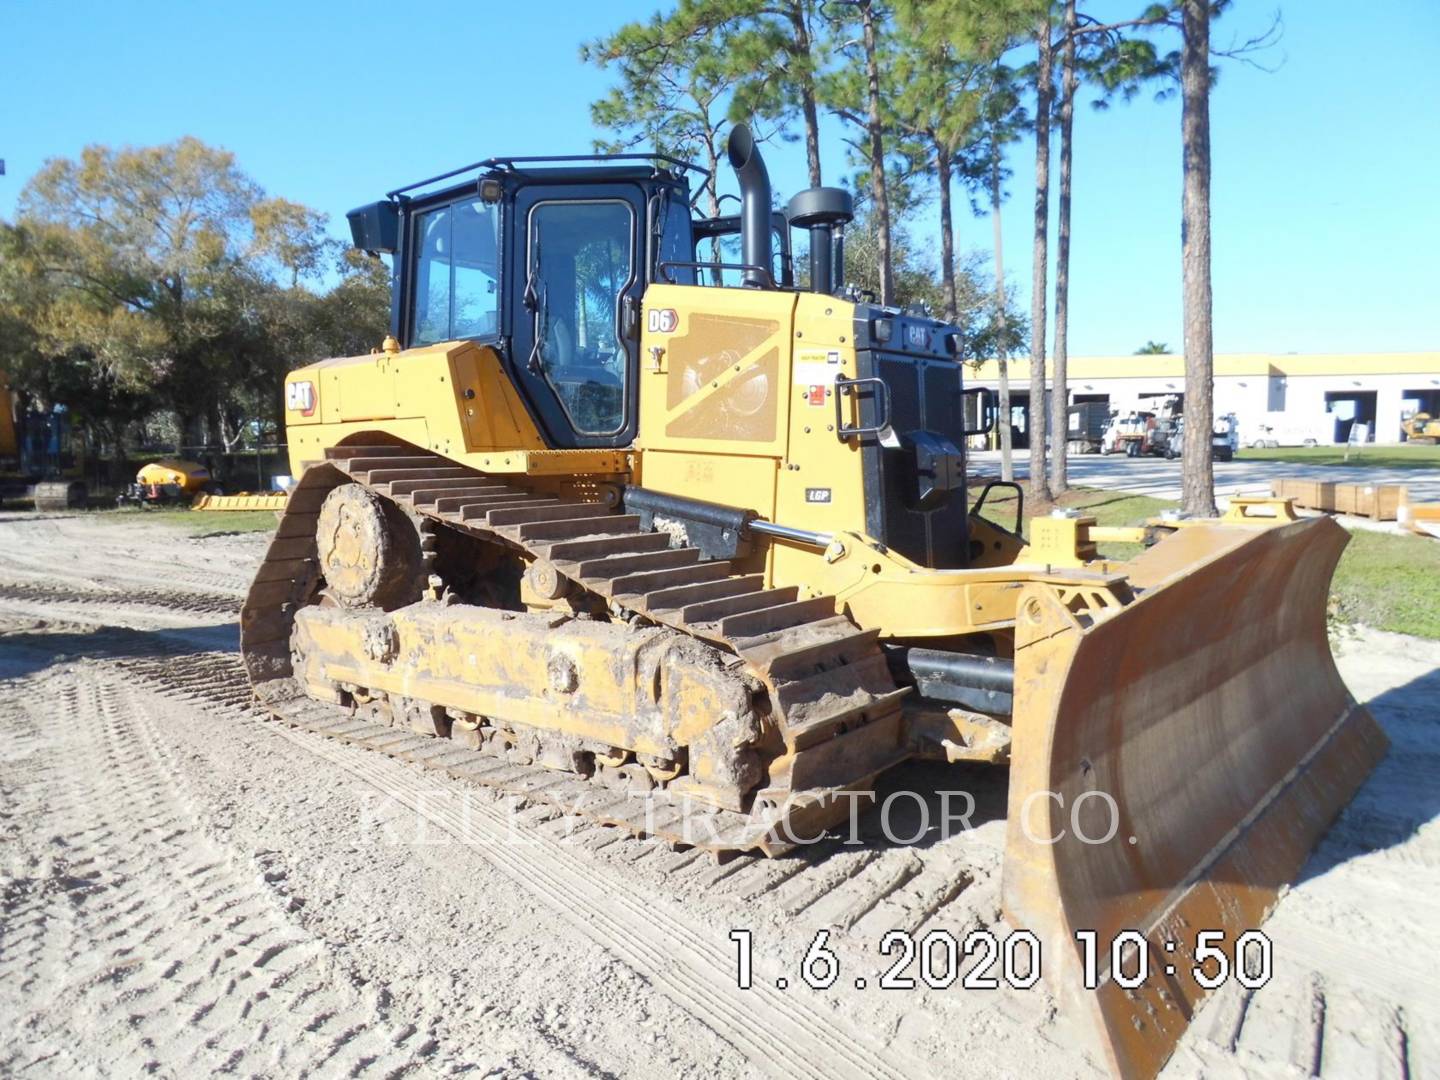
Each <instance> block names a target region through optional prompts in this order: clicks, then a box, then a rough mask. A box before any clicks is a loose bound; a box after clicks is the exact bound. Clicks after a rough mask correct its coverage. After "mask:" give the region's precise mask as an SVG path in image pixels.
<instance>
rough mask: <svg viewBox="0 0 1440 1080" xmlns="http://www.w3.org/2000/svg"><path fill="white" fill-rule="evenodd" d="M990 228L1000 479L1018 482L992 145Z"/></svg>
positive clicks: (995, 147)
mask: <svg viewBox="0 0 1440 1080" xmlns="http://www.w3.org/2000/svg"><path fill="white" fill-rule="evenodd" d="M990 147H991V151H992V152H991V155H990V224H991V228H992V229H993V230H994V237H995V341H996V350H995V352H996V355H997V357H998V358H999V360H998V363H997V367H998V368H999V376H1000V406H999V411H1000V417H999V422H1000V479H1001V480H1005V481H1007V482H1008V481H1012V480H1014V479H1015V449H1014V447H1013V446H1012V445H1011V431H1010V349H1009V346H1008V344H1007V343H1006V340H1005V337H1006V335H1005V243H1004V239H1003V233H1002V232H1001V231H1000V144H999V143H998V142H997V141H995V140H994V139H992V140H991V141H990Z"/></svg>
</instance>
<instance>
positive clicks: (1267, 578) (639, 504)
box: [241, 126, 1386, 1076]
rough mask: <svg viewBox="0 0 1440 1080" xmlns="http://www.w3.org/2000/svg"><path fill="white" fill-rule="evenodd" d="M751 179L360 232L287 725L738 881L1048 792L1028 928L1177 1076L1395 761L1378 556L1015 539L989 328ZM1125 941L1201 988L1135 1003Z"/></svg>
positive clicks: (563, 162)
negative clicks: (897, 795) (1091, 956)
mask: <svg viewBox="0 0 1440 1080" xmlns="http://www.w3.org/2000/svg"><path fill="white" fill-rule="evenodd" d="M727 156H728V159H729V163H730V165H731V166H732V167H733V168H734V170H735V172H736V176H737V179H738V183H739V187H740V190H741V208H740V212H739V214H738V215H736V216H734V217H732V218H718V219H698V220H697V219H695V218H694V217H693V215H692V213H691V204H690V190H689V180H688V178H689V177H690V176H692V175H694V173H695V172H696V171H697V170H696V169H695V167H694V166H692V165H689V164H687V163H684V162H681V161H677V160H674V159H671V158H666V157H661V156H657V155H643V156H628V155H621V156H616V155H608V156H597V157H594V158H589V159H584V160H581V159H575V158H564V159H554V158H550V159H533V158H516V157H512V158H490V159H487V160H485V161H481V162H478V163H476V164H474V165H472V166H469V167H467V168H465V169H462V170H457V171H455V172H452V173H447V174H444V175H442V176H437V177H433V178H431V179H430V180H427V181H424V182H422V183H420V184H417V185H412V186H410V187H407V188H402V189H397V190H395V191H392V192H390V193H389V194H388V195H387V196H386V198H385V199H384V200H382V201H380V202H378V203H375V204H373V205H369V206H366V207H363V208H361V209H359V210H356V211H353V212H352V213H351V214H350V215H349V219H350V224H351V229H352V233H353V235H354V240H355V245H356V246H357V247H358V248H360V249H363V250H365V251H368V252H371V253H384V254H389V255H390V256H391V257H392V260H393V274H394V289H393V311H392V331H391V334H390V336H389V337H388V338H387V339H386V341H385V342H384V345H383V347H381V348H380V349H379V350H377V351H376V352H374V353H373V354H371V355H367V356H355V357H347V358H341V359H334V360H326V361H322V362H320V363H317V364H312V365H310V366H308V367H304V368H300V369H298V370H296V371H293V372H292V373H290V375H289V376H288V377H287V379H286V383H285V410H286V426H287V437H288V442H289V447H290V455H291V465H292V471H293V473H294V475H295V476H296V477H298V482H297V484H296V486H295V488H294V490H293V492H292V494H291V497H290V499H289V501H288V504H287V507H286V511H285V514H284V517H283V518H282V520H281V522H280V524H279V527H278V531H277V533H276V535H275V538H274V540H273V541H272V543H271V545H270V548H269V552H268V554H267V557H266V559H265V561H264V563H263V565H262V567H261V569H260V571H259V573H258V575H257V577H256V579H255V583H254V585H253V586H252V587H251V590H250V592H249V595H248V597H247V599H246V601H245V604H244V608H243V612H242V620H241V633H242V643H243V653H244V659H245V663H246V665H247V668H248V671H249V675H250V678H251V680H252V685H253V688H254V692H255V694H256V697H257V699H258V701H259V702H260V703H261V705H262V706H263V707H264V708H265V709H267V710H268V711H269V712H270V713H272V714H273V715H275V716H277V717H279V718H281V719H282V720H285V721H286V722H289V723H292V724H299V725H303V726H306V727H309V728H311V729H312V730H316V731H322V732H328V733H331V734H340V735H343V734H344V732H345V731H347V730H349V728H348V727H347V725H355V724H357V723H358V722H360V721H365V722H366V723H365V724H364V725H362V726H366V727H367V728H368V727H370V726H371V725H373V724H375V723H376V722H379V723H383V724H387V725H392V726H394V727H396V728H400V729H403V732H404V733H411V732H419V733H421V734H422V735H424V736H427V737H433V739H434V740H435V741H434V747H435V749H434V750H433V751H430V750H423V749H422V750H420V751H416V752H415V753H416V754H417V756H419V757H421V758H424V757H427V756H431V755H434V754H443V755H447V756H445V757H444V760H445V761H446V762H450V763H451V764H449V765H447V768H449V769H450V771H451V772H452V773H454V774H455V775H462V774H463V775H466V776H468V777H471V778H472V779H475V780H477V781H478V782H482V783H490V784H494V785H496V786H498V787H500V788H502V789H505V790H508V791H514V792H519V793H521V794H523V795H525V796H526V797H528V798H532V799H537V800H540V801H549V802H552V803H554V804H555V805H557V806H560V807H562V808H563V809H564V810H565V811H566V812H575V813H580V814H589V815H591V816H592V817H593V818H595V819H598V820H600V821H603V822H608V823H611V824H613V825H616V826H618V827H622V828H628V829H630V830H632V831H633V832H636V833H641V834H646V835H650V836H656V837H660V838H662V839H664V840H668V841H671V842H673V843H675V844H677V845H682V844H683V845H693V846H695V847H701V848H708V849H711V850H713V851H715V852H717V853H721V854H724V853H727V852H735V851H753V852H761V853H765V854H770V855H777V856H778V855H784V854H785V853H786V852H788V851H790V850H791V849H792V848H795V847H797V846H798V845H800V844H803V843H805V842H806V841H808V840H809V839H811V838H813V837H815V836H817V835H819V834H821V833H823V832H824V831H825V830H827V829H831V828H833V827H835V826H836V825H837V824H839V823H841V822H844V821H845V820H847V818H848V817H849V815H850V813H851V812H852V807H853V805H854V803H855V800H856V799H857V798H860V799H862V800H863V798H864V794H865V793H868V792H870V791H871V790H872V789H873V787H874V783H875V780H876V778H877V777H878V776H879V775H880V774H882V773H884V772H885V771H886V770H888V769H891V768H892V767H893V766H895V765H897V764H899V763H900V762H902V761H905V760H907V759H910V758H916V757H928V758H937V759H940V760H942V761H950V762H976V761H980V762H990V763H994V764H995V765H996V767H1005V766H1007V765H1008V768H1009V819H1008V823H1007V840H1006V853H1005V865H1004V881H1003V893H1004V905H1005V909H1006V913H1007V916H1008V918H1009V920H1010V921H1011V922H1012V924H1014V925H1016V926H1021V927H1025V928H1028V929H1030V930H1031V931H1034V932H1035V933H1037V934H1038V935H1039V936H1040V937H1041V939H1042V940H1043V941H1046V942H1050V943H1056V944H1055V947H1056V948H1060V949H1061V954H1062V955H1061V958H1060V961H1059V966H1058V967H1055V968H1047V969H1046V973H1047V975H1050V976H1051V977H1052V978H1055V979H1057V980H1059V981H1060V983H1061V985H1062V989H1064V996H1065V997H1066V999H1067V1000H1073V1002H1074V1005H1073V1007H1075V1008H1079V1009H1082V1010H1085V1011H1087V1012H1088V1013H1090V1014H1091V1015H1092V1016H1093V1017H1094V1019H1095V1021H1096V1029H1097V1030H1098V1031H1099V1032H1100V1033H1101V1034H1102V1035H1103V1038H1104V1043H1105V1045H1106V1046H1107V1047H1108V1053H1109V1055H1110V1061H1111V1063H1112V1065H1113V1067H1114V1068H1115V1070H1116V1071H1117V1072H1118V1073H1120V1074H1122V1075H1126V1076H1148V1075H1153V1074H1154V1073H1155V1072H1156V1071H1158V1069H1159V1068H1160V1066H1161V1065H1162V1064H1163V1062H1164V1061H1165V1059H1166V1057H1167V1056H1168V1055H1169V1053H1170V1052H1171V1050H1172V1049H1173V1047H1174V1045H1175V1042H1176V1040H1177V1039H1178V1038H1179V1035H1180V1033H1181V1032H1182V1031H1183V1030H1184V1028H1185V1026H1186V1025H1187V1024H1188V1022H1189V1018H1190V1017H1191V1015H1192V1014H1193V1012H1194V1010H1195V1009H1196V1008H1197V1007H1198V1006H1199V1004H1200V1002H1201V1000H1202V999H1203V998H1204V996H1205V994H1206V992H1207V991H1206V989H1205V985H1214V983H1213V981H1212V980H1211V979H1210V977H1209V976H1211V975H1213V974H1214V971H1213V965H1214V963H1215V962H1214V961H1212V960H1210V959H1209V958H1207V956H1206V955H1205V953H1204V947H1205V945H1206V944H1207V943H1208V944H1213V942H1214V939H1213V938H1211V939H1206V940H1205V941H1201V942H1197V932H1198V931H1200V930H1210V931H1217V932H1220V933H1222V934H1224V935H1225V940H1226V941H1227V942H1233V941H1235V940H1236V938H1237V937H1238V935H1240V934H1241V933H1242V932H1245V931H1248V930H1250V929H1251V928H1253V927H1255V926H1257V925H1258V924H1259V923H1260V922H1261V921H1262V920H1263V919H1264V918H1265V916H1266V915H1267V913H1268V911H1269V910H1270V908H1271V907H1272V906H1273V905H1274V903H1275V902H1276V900H1277V897H1278V895H1279V893H1280V891H1281V890H1282V889H1283V888H1284V886H1285V885H1286V884H1287V883H1288V882H1290V881H1292V880H1293V879H1294V878H1295V876H1296V874H1297V873H1298V871H1299V869H1300V867H1301V865H1302V863H1303V862H1304V860H1305V858H1306V855H1307V853H1308V852H1309V851H1310V849H1311V848H1312V846H1313V845H1314V844H1315V842H1316V841H1317V839H1318V838H1319V837H1320V835H1321V834H1322V833H1323V832H1324V830H1325V829H1326V828H1327V826H1328V824H1329V823H1330V821H1331V820H1332V819H1333V818H1334V817H1335V815H1336V814H1337V813H1338V812H1339V810H1340V809H1341V808H1342V807H1343V806H1344V805H1345V804H1346V803H1347V802H1348V801H1349V799H1350V798H1351V796H1352V795H1353V793H1354V792H1355V790H1356V789H1357V788H1358V787H1359V785H1360V784H1361V783H1362V782H1363V781H1364V779H1365V777H1366V775H1367V774H1368V773H1369V771H1370V770H1371V769H1372V768H1373V766H1374V765H1375V763H1376V762H1377V761H1378V760H1379V759H1380V757H1381V756H1382V755H1383V754H1384V751H1385V746H1386V742H1385V738H1384V736H1383V735H1382V734H1381V732H1380V731H1379V729H1378V727H1377V726H1376V724H1375V723H1374V722H1373V720H1372V719H1371V717H1370V716H1369V714H1368V713H1367V712H1366V710H1365V709H1364V708H1362V707H1361V706H1359V705H1357V704H1356V702H1355V701H1354V699H1353V698H1352V697H1351V696H1350V694H1349V693H1348V691H1347V690H1346V688H1345V685H1344V683H1343V682H1342V681H1341V679H1340V677H1339V675H1338V673H1337V671H1336V668H1335V664H1334V661H1333V658H1332V657H1331V654H1330V650H1329V646H1328V644H1327V639H1326V619H1325V614H1326V597H1327V592H1328V586H1329V582H1330V578H1331V574H1332V572H1333V570H1334V568H1335V564H1336V562H1337V560H1338V559H1339V556H1340V552H1341V549H1342V548H1343V547H1344V544H1345V540H1346V534H1345V533H1344V532H1343V530H1342V529H1341V528H1340V527H1339V526H1337V525H1335V524H1334V523H1333V522H1331V521H1329V520H1327V519H1323V518H1317V519H1307V520H1298V519H1296V518H1295V517H1294V516H1293V514H1291V513H1289V512H1288V504H1286V503H1283V502H1280V503H1274V502H1272V503H1265V502H1264V501H1260V502H1258V503H1257V502H1254V501H1246V500H1241V501H1238V502H1237V504H1236V505H1234V506H1232V509H1231V511H1230V512H1229V513H1228V514H1227V517H1226V519H1223V520H1206V521H1195V520H1188V521H1184V520H1173V521H1172V520H1166V521H1157V522H1155V523H1153V525H1152V526H1149V527H1147V528H1145V529H1143V530H1135V531H1133V532H1131V533H1127V534H1126V535H1125V536H1124V537H1121V538H1126V539H1142V538H1143V539H1145V540H1147V541H1150V542H1151V543H1150V545H1149V546H1148V547H1145V548H1144V549H1143V552H1142V553H1141V554H1139V555H1138V556H1136V557H1135V558H1133V559H1131V560H1129V561H1127V562H1115V561H1109V560H1105V559H1102V558H1100V557H1099V556H1098V555H1097V553H1096V544H1097V542H1102V541H1105V540H1107V539H1108V540H1113V539H1116V538H1117V536H1116V534H1115V531H1114V530H1110V531H1109V532H1106V531H1104V530H1101V529H1099V528H1097V527H1096V525H1095V523H1094V521H1093V520H1091V519H1087V518H1084V517H1075V516H1047V517H1040V518H1035V519H1033V520H1031V521H1030V522H1029V523H1028V529H1024V528H1023V526H1024V522H1023V520H1022V517H1023V515H1022V514H1021V513H1020V512H1019V511H1018V510H1013V511H1012V512H1013V517H1007V519H1005V520H1000V517H1001V515H1000V514H999V513H998V512H997V509H996V508H997V507H1003V506H1010V507H1018V505H1019V502H1018V499H1019V495H1020V492H1019V491H1018V489H1016V491H1015V492H1014V493H1013V494H1011V495H1009V496H1008V499H1009V501H1008V502H1004V501H1002V500H998V499H997V500H990V503H989V505H988V506H987V498H988V497H989V496H990V495H991V493H992V491H994V490H995V489H996V487H997V485H996V484H994V483H992V484H989V485H985V486H984V487H983V489H982V490H980V493H979V494H978V496H976V497H974V498H973V499H972V498H971V497H970V492H969V490H968V488H969V484H968V478H967V468H966V456H965V446H966V442H967V440H968V439H969V438H970V437H971V436H973V435H977V434H981V433H983V432H984V431H985V430H987V429H988V427H989V425H990V424H992V423H993V412H994V409H993V403H992V402H991V400H990V396H989V394H988V393H987V392H986V391H983V390H977V389H974V388H968V387H966V386H965V385H964V383H963V378H962V375H963V367H962V364H961V362H960V361H961V359H962V356H963V355H964V341H963V340H962V337H961V334H960V332H959V331H958V330H957V329H956V328H955V327H953V326H948V325H946V324H944V323H941V322H937V321H936V320H934V319H931V318H928V317H926V316H924V315H923V314H917V313H915V312H913V311H909V310H903V311H902V310H898V309H895V308H890V307H882V306H879V305H877V304H875V303H873V302H871V301H869V300H867V299H866V298H865V297H864V296H863V295H862V294H861V293H860V292H858V291H857V290H855V289H853V288H847V287H846V286H845V285H844V283H843V281H842V280H841V275H840V268H841V267H842V266H843V258H842V257H841V250H840V249H842V247H843V228H844V225H845V223H846V222H847V221H848V220H849V219H850V216H851V208H850V202H849V198H848V196H847V195H846V193H845V192H843V191H840V190H837V189H827V188H814V189H809V190H806V191H802V192H800V193H799V194H798V195H796V196H795V198H794V199H793V200H792V201H791V202H790V204H789V206H788V207H787V209H786V211H785V212H784V213H780V212H777V211H776V210H775V209H773V207H772V205H771V202H772V198H771V189H770V183H769V179H768V176H767V173H766V169H765V165H764V162H763V160H762V158H761V154H760V151H759V149H758V147H757V146H756V145H755V142H754V140H753V138H752V136H751V134H750V132H749V130H748V129H747V128H746V127H744V126H737V127H736V128H735V129H734V130H733V131H732V133H731V135H730V138H729V142H728V147H727ZM794 229H804V230H806V231H807V232H808V234H809V267H808V270H809V272H808V281H807V282H806V284H805V286H804V287H801V286H798V285H797V284H796V283H795V277H796V275H795V273H794V267H793V265H792V259H791V257H790V233H791V231H792V230H794ZM737 236H738V241H739V245H738V246H739V252H740V256H739V262H736V263H723V262H722V263H715V262H711V261H707V260H704V259H702V258H701V253H702V252H706V253H708V252H709V251H710V250H711V241H712V240H714V239H716V238H721V239H724V238H730V239H732V240H733V239H734V238H735V237H737ZM977 486H978V485H977ZM1011 486H1012V487H1013V485H1011ZM987 511H988V512H987ZM1024 532H1028V536H1027V535H1023V533H1024ZM394 737H395V738H396V739H401V738H402V732H396V734H395V736H394ZM425 745H427V746H428V745H430V744H429V743H426V744H425ZM449 755H454V757H451V756H449ZM456 759H458V760H460V761H461V762H470V763H469V764H465V763H462V764H460V765H454V764H453V762H454V761H455V760H456ZM1081 931H1086V932H1088V931H1093V932H1094V935H1095V937H1096V938H1097V939H1098V940H1099V941H1100V942H1101V949H1100V955H1101V957H1102V959H1101V961H1100V962H1099V963H1098V965H1095V967H1096V970H1095V972H1094V978H1093V979H1090V980H1088V981H1089V982H1093V983H1094V985H1093V986H1087V985H1085V983H1086V982H1087V980H1085V979H1084V978H1083V975H1082V971H1083V968H1084V965H1083V964H1081V962H1080V958H1081V948H1082V946H1081V943H1080V942H1079V941H1078V940H1077V938H1076V934H1077V932H1081ZM1126 931H1133V932H1134V934H1135V936H1134V937H1132V938H1128V939H1127V938H1126V937H1125V936H1124V934H1125V932H1126ZM1127 940H1128V941H1130V943H1131V949H1132V951H1133V949H1134V947H1135V943H1136V942H1139V947H1140V948H1141V949H1142V950H1143V951H1146V952H1147V953H1148V955H1149V956H1150V960H1151V963H1150V967H1151V969H1152V970H1153V971H1154V972H1159V971H1160V970H1161V969H1162V967H1164V968H1166V970H1167V971H1168V970H1173V971H1174V972H1176V973H1177V974H1173V975H1165V976H1161V975H1158V974H1157V975H1154V976H1152V977H1151V978H1150V979H1149V980H1148V981H1146V982H1144V983H1142V984H1140V985H1138V986H1137V985H1136V984H1135V983H1134V982H1133V979H1132V978H1131V977H1130V976H1129V975H1121V973H1120V971H1119V970H1117V969H1115V968H1113V967H1112V965H1111V964H1110V963H1109V962H1108V960H1107V959H1105V958H1108V957H1109V956H1110V955H1111V953H1110V951H1109V950H1108V946H1109V943H1111V942H1117V941H1118V942H1119V943H1120V945H1124V943H1125V941H1127ZM1117 948H1119V946H1117ZM1197 950H1198V952H1199V955H1198V956H1197ZM1121 952H1123V949H1122V950H1121ZM1116 955H1121V953H1120V952H1117V953H1116ZM1046 963H1047V964H1051V963H1052V961H1051V958H1050V957H1049V956H1047V957H1046ZM1207 964H1208V965H1210V966H1208V967H1207ZM1128 970H1130V969H1127V971H1128Z"/></svg>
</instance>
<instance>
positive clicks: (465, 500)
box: [435, 489, 555, 514]
mask: <svg viewBox="0 0 1440 1080" xmlns="http://www.w3.org/2000/svg"><path fill="white" fill-rule="evenodd" d="M554 498H555V496H554V495H532V494H531V493H530V492H528V491H519V490H516V489H501V490H500V491H489V492H485V493H484V494H481V495H459V494H456V495H446V496H444V497H443V498H440V499H436V500H435V512H436V513H437V514H453V513H455V512H456V511H459V510H463V509H464V508H465V507H467V506H487V507H489V508H490V509H492V510H494V509H498V508H500V507H502V506H520V505H521V504H522V502H526V503H529V502H543V501H545V500H547V499H549V500H552V501H553V500H554Z"/></svg>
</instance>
